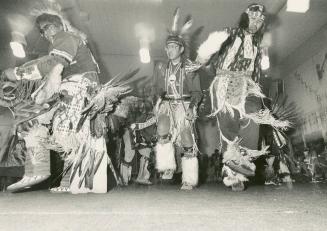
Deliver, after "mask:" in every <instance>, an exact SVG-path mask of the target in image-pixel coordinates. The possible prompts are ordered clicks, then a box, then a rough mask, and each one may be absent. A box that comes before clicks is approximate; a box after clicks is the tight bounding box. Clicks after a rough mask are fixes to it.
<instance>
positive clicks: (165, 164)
mask: <svg viewBox="0 0 327 231" xmlns="http://www.w3.org/2000/svg"><path fill="white" fill-rule="evenodd" d="M155 153H156V169H157V170H158V171H159V172H164V171H166V170H169V169H171V170H174V171H175V170H176V160H175V148H174V145H173V143H172V142H168V143H165V144H160V143H157V145H156V147H155Z"/></svg>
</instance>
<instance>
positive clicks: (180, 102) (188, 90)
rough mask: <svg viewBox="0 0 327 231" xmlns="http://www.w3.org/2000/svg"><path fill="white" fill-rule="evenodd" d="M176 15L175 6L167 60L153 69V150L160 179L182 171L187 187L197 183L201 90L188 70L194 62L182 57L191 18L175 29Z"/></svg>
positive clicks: (169, 177) (183, 183) (183, 181)
mask: <svg viewBox="0 0 327 231" xmlns="http://www.w3.org/2000/svg"><path fill="white" fill-rule="evenodd" d="M179 14H180V11H179V9H177V10H176V12H175V14H174V21H173V26H172V29H171V31H170V34H169V36H168V37H167V40H166V47H165V50H166V52H167V56H168V62H165V63H163V62H160V63H158V64H157V65H156V67H155V70H154V82H153V94H154V95H156V96H157V97H158V98H159V99H158V102H157V105H156V114H157V136H158V142H157V144H156V147H155V153H156V168H157V170H158V171H159V172H160V173H162V179H172V177H173V174H174V172H177V173H178V172H180V171H182V189H187V190H189V189H192V188H193V187H195V186H196V185H197V183H198V159H197V153H198V150H197V145H196V142H195V134H194V132H195V131H194V122H195V119H196V111H197V105H198V103H199V101H200V100H201V94H202V93H201V88H200V81H199V76H198V74H197V73H195V72H190V68H191V67H192V65H193V63H192V62H191V61H190V60H189V59H187V57H185V52H186V51H185V50H186V49H187V40H186V37H187V34H188V31H189V29H190V27H191V25H192V20H191V19H189V20H188V21H187V22H186V23H185V24H184V26H183V27H182V28H181V29H180V30H178V19H179V17H180V15H179ZM176 162H177V164H176Z"/></svg>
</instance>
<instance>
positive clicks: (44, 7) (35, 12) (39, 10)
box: [30, 2, 87, 41]
mask: <svg viewBox="0 0 327 231" xmlns="http://www.w3.org/2000/svg"><path fill="white" fill-rule="evenodd" d="M30 14H31V15H32V16H35V17H36V19H38V18H39V17H41V16H42V15H43V16H44V15H52V16H57V17H59V19H60V21H61V24H62V26H63V29H64V31H68V32H70V33H73V34H75V35H77V36H79V37H80V38H82V39H83V40H84V41H87V36H86V34H85V33H83V32H81V31H80V30H78V29H77V28H75V27H73V26H72V25H71V23H70V22H69V21H68V20H67V18H66V16H65V14H64V13H63V11H62V10H61V6H60V5H59V4H58V3H52V2H42V3H40V4H38V5H36V6H35V7H34V8H33V9H31V12H30ZM36 21H38V20H36Z"/></svg>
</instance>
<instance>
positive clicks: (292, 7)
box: [286, 0, 310, 13]
mask: <svg viewBox="0 0 327 231" xmlns="http://www.w3.org/2000/svg"><path fill="white" fill-rule="evenodd" d="M309 8H310V0H287V8H286V11H288V12H298V13H305V12H307V11H308V10H309Z"/></svg>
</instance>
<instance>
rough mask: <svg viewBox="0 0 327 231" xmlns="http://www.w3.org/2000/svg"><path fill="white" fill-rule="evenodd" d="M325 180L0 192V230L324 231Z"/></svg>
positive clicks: (326, 212) (326, 222)
mask: <svg viewBox="0 0 327 231" xmlns="http://www.w3.org/2000/svg"><path fill="white" fill-rule="evenodd" d="M326 218H327V184H326V183H320V184H313V183H307V184H293V187H292V188H290V187H287V186H286V185H283V186H251V187H249V188H248V189H247V190H246V191H244V192H232V191H230V190H229V189H227V188H225V187H224V186H223V185H222V184H213V183H212V184H206V185H202V186H201V187H199V188H197V189H195V190H193V191H181V190H179V186H178V185H154V186H139V185H131V186H129V187H123V188H115V189H113V190H111V191H110V192H109V193H107V194H101V195H95V194H86V195H81V194H79V195H71V194H53V193H50V192H49V191H45V190H42V191H31V192H25V193H15V194H11V193H5V192H4V193H0V230H7V231H9V230H24V231H27V230H33V231H34V230H43V231H44V230H56V231H58V230H109V231H112V230H133V231H136V230H156V231H157V230H169V231H172V230H188V231H190V230H197V231H202V230H233V231H235V230H260V231H263V230H285V231H288V230H297V231H299V230H310V231H311V230H327V219H326Z"/></svg>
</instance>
